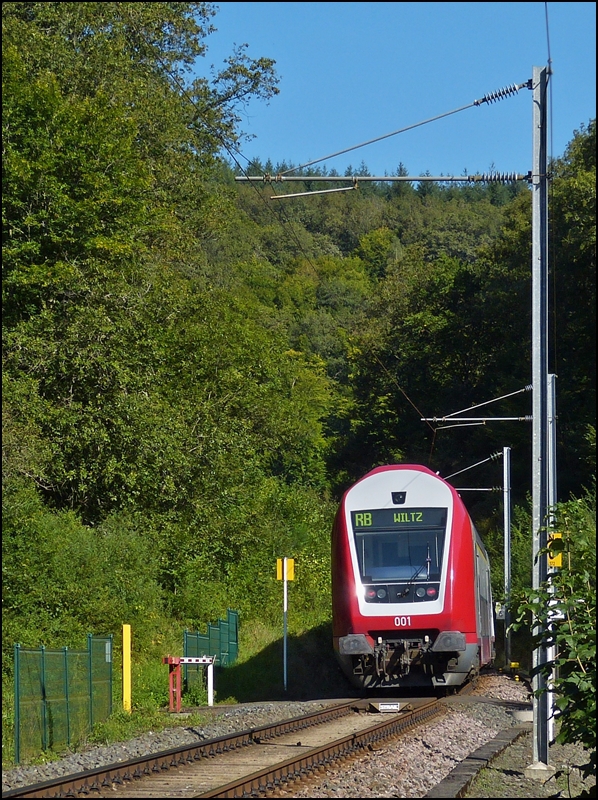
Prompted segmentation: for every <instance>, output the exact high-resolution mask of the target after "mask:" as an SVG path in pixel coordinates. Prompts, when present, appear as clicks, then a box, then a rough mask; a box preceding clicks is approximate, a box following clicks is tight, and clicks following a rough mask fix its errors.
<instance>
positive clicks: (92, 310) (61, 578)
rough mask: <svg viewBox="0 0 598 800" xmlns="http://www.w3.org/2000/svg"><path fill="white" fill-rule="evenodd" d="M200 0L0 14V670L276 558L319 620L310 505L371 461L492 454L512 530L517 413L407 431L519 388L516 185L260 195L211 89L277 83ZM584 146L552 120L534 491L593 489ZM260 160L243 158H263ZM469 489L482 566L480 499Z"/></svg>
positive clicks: (452, 462) (494, 501) (250, 585)
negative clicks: (543, 402) (541, 471)
mask: <svg viewBox="0 0 598 800" xmlns="http://www.w3.org/2000/svg"><path fill="white" fill-rule="evenodd" d="M214 14H215V11H214V9H213V8H212V6H211V5H210V4H205V3H94V2H92V3H55V2H46V3H39V2H22V3H21V2H13V3H4V4H3V7H2V25H3V52H2V59H3V66H2V85H3V92H2V102H3V117H2V137H3V139H2V144H3V172H2V188H3V200H2V202H3V206H2V208H3V212H2V213H3V218H2V219H3V306H2V308H3V323H2V325H3V356H2V357H3V374H2V388H3V437H2V438H3V442H2V470H3V471H2V479H3V633H4V635H3V642H4V644H3V670H4V674H5V675H9V674H10V670H11V652H12V646H13V643H14V642H15V641H20V642H21V643H22V644H24V645H39V644H60V645H77V644H80V642H81V637H82V636H83V634H85V633H86V632H88V631H93V632H96V633H102V632H115V631H117V630H118V628H119V627H120V625H121V624H122V623H123V622H125V621H126V622H130V623H133V625H134V626H135V629H136V631H137V633H138V637H139V642H140V646H143V642H144V641H146V642H147V643H150V642H151V641H153V640H154V639H155V636H156V631H158V630H160V628H161V627H162V626H164V625H166V624H171V622H172V620H176V621H177V623H180V625H181V626H182V625H189V626H194V625H198V624H202V623H205V622H207V621H211V620H213V619H215V618H216V617H217V616H218V615H220V614H221V613H223V611H225V609H226V607H227V606H228V607H232V608H236V609H239V611H240V613H241V619H243V618H245V619H246V618H248V617H251V616H252V615H256V614H260V613H261V614H264V615H267V614H268V613H271V612H270V611H269V606H270V604H269V602H268V600H269V599H270V598H272V597H273V596H274V592H275V591H276V585H275V580H274V577H275V574H274V572H273V568H274V564H275V559H276V558H277V557H281V556H284V555H287V556H290V555H293V556H295V557H296V558H297V564H298V574H300V575H302V579H301V581H299V582H298V585H297V587H296V591H297V594H296V602H297V603H302V604H303V608H304V610H305V613H306V615H307V617H309V614H311V615H312V617H313V621H314V623H316V622H319V621H321V619H322V618H323V615H324V616H325V614H326V613H328V611H327V609H328V605H327V604H328V595H327V592H328V587H329V566H330V564H329V559H330V556H329V532H330V524H331V519H332V515H333V513H334V510H335V504H336V502H337V501H338V498H339V496H340V493H342V491H343V490H344V489H345V488H346V487H347V486H348V485H349V484H350V483H351V482H353V481H354V480H356V479H358V478H359V477H361V476H362V475H363V474H364V473H365V472H366V471H367V470H369V469H370V468H372V467H374V466H376V465H379V464H383V463H388V462H393V461H407V462H414V463H416V462H417V463H423V464H426V465H427V466H429V467H430V468H432V469H434V470H437V471H439V472H440V474H441V475H448V474H450V473H451V472H454V471H457V470H458V469H460V468H463V467H465V466H467V465H470V464H473V463H475V462H477V461H480V460H483V459H486V458H487V457H488V456H489V455H490V454H492V453H494V452H496V451H497V450H501V449H502V447H503V446H510V447H511V448H512V460H513V465H512V473H513V499H514V502H515V503H516V504H517V505H518V507H519V510H518V511H517V513H516V515H515V516H516V527H517V525H519V528H517V530H516V531H515V534H514V535H515V540H516V542H517V541H519V539H521V540H522V542H523V539H526V537H527V536H528V534H529V530H528V529H527V528H526V525H527V521H526V516H525V509H526V504H527V503H528V496H529V493H530V490H531V463H530V460H531V458H530V450H531V442H530V439H531V435H530V427H529V426H528V425H527V424H525V423H513V424H509V426H508V427H506V426H505V425H504V424H502V425H494V426H493V425H485V426H477V427H468V428H464V429H462V430H460V431H455V430H450V431H436V430H434V426H432V425H427V424H425V423H424V422H422V421H421V417H433V416H436V415H442V414H448V413H451V412H453V411H457V410H459V409H462V408H465V407H469V406H473V405H474V404H479V403H482V402H486V401H488V400H491V399H493V398H498V397H502V396H504V395H508V394H512V393H514V392H516V391H518V390H520V389H522V388H523V387H525V386H526V385H528V384H529V383H530V376H531V363H530V361H531V346H530V331H531V309H530V302H531V297H530V291H531V268H530V260H531V258H530V254H531V202H530V191H529V188H528V186H527V184H513V185H495V184H493V185H488V186H484V185H477V184H476V185H468V184H466V183H463V184H451V185H449V186H445V185H443V184H436V183H432V184H430V183H426V182H419V183H418V181H417V178H416V177H414V180H413V182H412V183H396V184H373V185H369V184H368V185H362V186H361V187H360V188H359V190H358V191H354V192H347V193H339V194H330V195H317V196H315V197H303V198H297V199H296V200H292V201H288V202H286V203H285V204H284V209H282V208H280V206H281V205H282V204H278V205H276V204H274V203H272V202H271V201H270V200H269V199H268V198H269V196H270V194H271V193H272V187H270V186H268V185H264V184H247V183H245V184H244V183H235V180H234V179H235V176H236V175H239V174H242V172H241V170H242V168H243V165H242V164H241V163H240V161H239V159H238V157H237V155H236V154H237V152H238V149H240V150H242V144H243V141H244V139H243V136H244V134H243V131H242V129H241V127H240V123H241V118H240V116H239V107H240V105H241V104H242V103H245V102H249V101H250V102H259V101H263V100H267V99H269V98H270V97H272V96H274V95H275V94H276V93H277V92H278V91H279V89H278V82H279V81H278V78H277V75H276V72H275V65H274V63H273V62H272V61H271V60H269V59H268V58H265V57H264V58H260V59H257V60H252V59H250V58H249V57H248V56H247V54H246V52H245V50H244V49H243V48H240V49H238V50H236V51H235V52H233V53H232V54H231V56H230V58H229V59H228V61H227V62H226V63H225V65H224V66H223V68H222V71H221V72H219V73H213V74H210V73H209V71H208V69H207V67H206V68H204V66H203V62H202V58H201V57H202V56H203V55H204V53H205V49H206V40H207V38H208V37H209V35H210V32H211V29H212V28H211V25H212V18H213V16H214ZM198 76H199V77H198ZM595 145H596V126H595V120H589V121H587V122H582V121H580V127H579V129H578V130H576V131H572V132H571V141H570V143H569V146H568V147H567V149H566V152H565V153H564V154H562V155H561V156H560V157H558V158H556V159H555V160H554V161H553V163H552V164H551V167H550V169H551V175H552V179H551V183H550V226H551V227H550V263H551V267H550V269H551V277H550V294H551V306H550V309H551V310H550V331H551V333H550V343H551V345H550V346H551V364H550V369H551V371H552V372H554V373H555V374H557V375H558V386H557V404H558V488H559V499H560V500H561V501H563V502H566V501H569V500H570V499H571V498H572V497H574V498H580V497H583V498H585V499H584V502H590V503H591V497H592V496H593V492H594V474H595V455H594V445H595V401H596V392H595V389H596V384H595V338H596V331H595V300H596V297H595V267H596V229H595V221H596V208H595V178H596V155H595V154H596V149H595ZM264 158H265V161H264V163H263V164H260V163H257V164H253V165H252V166H251V169H250V170H248V173H249V174H260V175H261V174H263V173H264V172H272V173H276V172H277V171H278V170H280V169H282V168H285V167H286V168H288V167H289V166H290V165H272V164H271V163H270V162H268V160H267V154H264ZM361 170H363V171H365V172H367V167H366V166H365V165H364V164H362V166H361ZM349 171H350V172H351V173H352V172H353V170H351V168H349ZM323 174H325V173H323V172H322V171H318V170H315V171H313V172H311V173H309V174H308V175H306V176H305V177H306V181H305V184H304V185H303V184H294V186H293V191H298V189H297V186H304V187H305V190H308V189H309V188H321V186H322V184H319V185H318V182H317V179H318V177H321V176H322V175H323ZM395 174H403V175H404V174H406V167H405V166H404V165H402V164H401V165H399V166H398V167H397V173H395ZM284 186H285V188H286V185H284ZM327 188H328V185H327ZM277 191H280V189H277ZM275 206H276V207H275ZM530 400H531V396H530V395H529V394H518V395H514V396H512V397H510V398H508V399H507V400H504V401H501V403H500V405H499V406H498V405H497V406H496V408H497V411H496V412H495V413H496V415H497V416H522V415H526V414H529V413H530V408H531V402H530ZM476 481H479V483H480V485H483V486H489V485H495V484H497V483H500V472H499V468H498V467H497V465H496V464H492V463H489V464H487V465H486V466H484V467H483V468H480V469H479V470H478V471H477V472H476ZM588 498H590V499H588ZM466 499H467V501H468V502H469V500H470V498H466ZM475 501H476V502H475V505H470V507H471V511H472V514H473V516H474V519H476V523H477V524H478V526H479V528H480V531H481V532H482V534H483V535H484V537H485V538H486V541H487V542H488V546H489V548H490V550H491V552H496V553H499V554H500V553H501V548H502V530H501V517H500V495H491V494H488V495H484V496H483V499H480V497H476V498H475ZM517 520H520V522H519V523H518V522H517ZM517 537H519V539H517ZM594 537H595V533H594ZM526 541H528V542H529V540H527V539H526ZM527 546H528V545H526V544H525V543H522V544H521V547H522V548H523V549H525V547H527ZM525 552H527V550H525ZM527 566H529V571H530V572H531V562H530V561H528V562H527V563H526V567H523V566H522V565H521V564H518V565H517V566H516V570H519V571H520V572H518V573H517V580H518V581H519V585H521V586H523V585H525V581H526V580H527ZM500 569H501V567H499V568H497V571H496V573H495V576H494V578H493V581H494V582H495V585H496V588H497V590H498V592H499V593H500V587H501V580H502V579H501V573H500Z"/></svg>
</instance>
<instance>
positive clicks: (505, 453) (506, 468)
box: [502, 447, 511, 669]
mask: <svg viewBox="0 0 598 800" xmlns="http://www.w3.org/2000/svg"><path fill="white" fill-rule="evenodd" d="M502 475H503V478H502V486H503V531H504V548H505V551H504V553H505V559H504V560H505V622H504V624H505V666H506V667H507V669H508V668H509V667H510V666H511V632H510V631H509V625H510V623H511V612H510V610H509V603H510V602H511V448H510V447H503V449H502Z"/></svg>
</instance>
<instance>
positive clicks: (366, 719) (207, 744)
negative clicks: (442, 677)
mask: <svg viewBox="0 0 598 800" xmlns="http://www.w3.org/2000/svg"><path fill="white" fill-rule="evenodd" d="M440 709H441V703H440V702H439V701H438V700H434V699H430V698H429V697H428V698H410V699H409V700H407V701H406V700H404V699H401V700H398V699H397V700H394V701H392V700H390V699H389V698H384V699H383V700H381V701H376V700H374V699H368V700H357V701H355V700H353V701H349V702H343V703H339V704H337V705H334V706H330V707H329V708H327V709H324V710H321V711H318V712H316V713H312V714H306V715H304V716H300V717H294V718H292V719H289V720H285V721H283V722H277V723H275V724H271V725H265V726H262V727H259V728H252V729H249V730H246V731H241V732H239V733H235V734H232V735H228V736H221V737H218V738H215V739H206V740H204V741H202V742H200V743H198V744H195V745H191V746H189V745H185V746H183V747H178V748H173V749H170V750H166V751H163V752H160V753H154V754H152V755H151V756H144V757H141V758H136V759H132V760H129V761H123V762H119V763H116V764H112V765H109V766H106V767H100V768H97V769H94V770H90V771H87V772H81V773H78V774H76V775H68V776H64V777H62V778H57V779H54V780H50V781H46V782H44V783H39V784H36V785H33V786H25V787H22V788H20V789H15V790H12V791H9V792H6V793H3V795H2V796H3V798H8V797H43V798H52V797H96V798H102V797H111V798H121V797H138V798H152V797H248V796H249V797H258V796H272V795H275V794H276V791H277V789H279V788H281V789H282V788H284V787H285V786H286V785H288V784H292V783H293V782H295V781H300V780H302V779H304V778H307V777H310V776H311V775H313V774H316V773H317V772H318V771H321V770H325V769H326V768H327V767H328V766H329V765H332V764H335V763H338V761H339V760H342V759H347V758H350V757H351V756H355V755H359V754H360V753H361V752H363V750H364V748H367V747H374V746H376V745H377V744H379V743H382V742H383V741H384V740H385V739H389V738H391V737H393V736H397V735H399V734H401V733H403V732H404V731H407V730H409V728H411V727H413V726H415V725H417V724H419V723H421V722H424V721H426V720H428V719H430V718H432V717H433V716H435V715H436V714H438V713H439V712H440Z"/></svg>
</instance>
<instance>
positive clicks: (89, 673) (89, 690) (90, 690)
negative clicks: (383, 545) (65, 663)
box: [87, 633, 93, 730]
mask: <svg viewBox="0 0 598 800" xmlns="http://www.w3.org/2000/svg"><path fill="white" fill-rule="evenodd" d="M91 648H92V644H91V633H88V634H87V694H88V695H89V730H91V729H92V728H93V680H92V666H93V656H92V650H91Z"/></svg>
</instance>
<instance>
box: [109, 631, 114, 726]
mask: <svg viewBox="0 0 598 800" xmlns="http://www.w3.org/2000/svg"><path fill="white" fill-rule="evenodd" d="M113 638H114V637H113V635H112V634H111V633H110V634H109V635H108V639H109V640H110V641H109V645H108V646H109V647H110V669H109V675H110V688H109V690H108V694H109V696H110V701H109V704H108V708H109V711H108V715H110V714H112V678H113V673H112V669H113V667H112V664H113V663H114V646H113V642H112V640H113Z"/></svg>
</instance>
